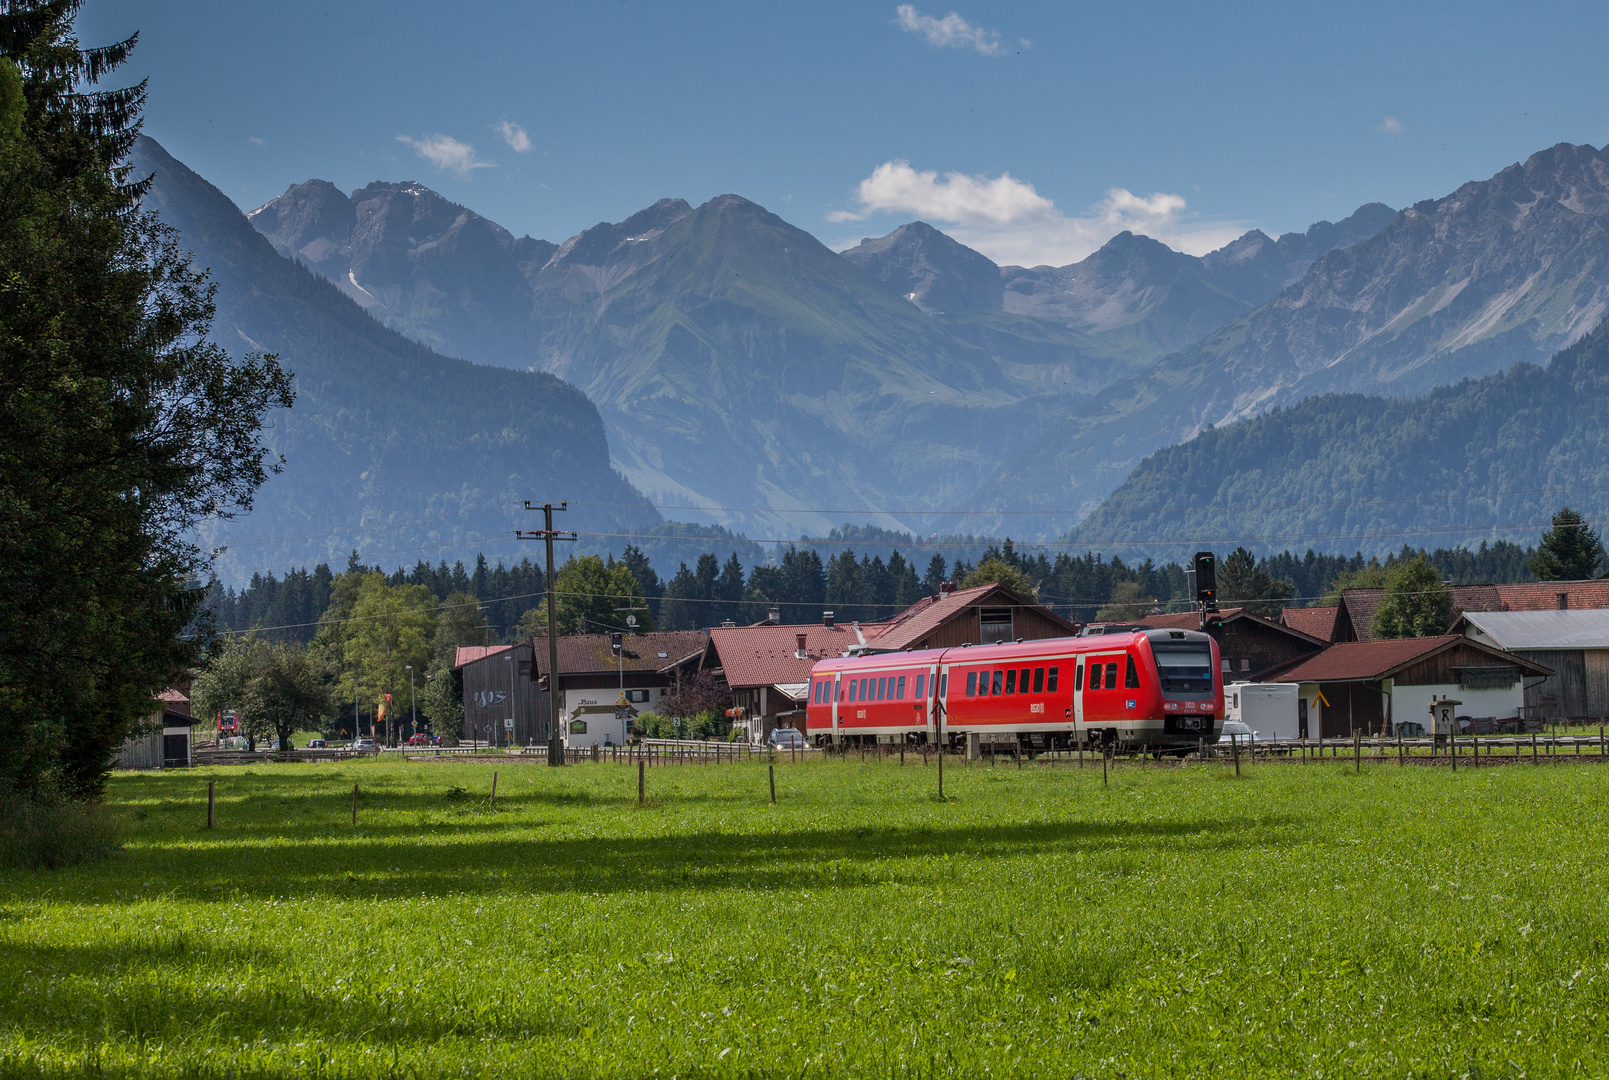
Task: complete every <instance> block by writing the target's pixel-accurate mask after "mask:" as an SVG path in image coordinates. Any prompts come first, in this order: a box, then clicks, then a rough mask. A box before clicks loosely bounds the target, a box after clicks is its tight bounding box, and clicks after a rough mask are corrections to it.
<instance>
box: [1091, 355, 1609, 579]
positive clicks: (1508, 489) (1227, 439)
mask: <svg viewBox="0 0 1609 1080" xmlns="http://www.w3.org/2000/svg"><path fill="white" fill-rule="evenodd" d="M1565 504H1568V505H1571V506H1574V507H1575V508H1577V509H1578V510H1581V511H1582V512H1583V513H1585V514H1586V515H1587V516H1588V517H1589V518H1596V517H1599V516H1600V515H1601V514H1602V513H1604V512H1605V510H1606V509H1609V324H1601V325H1600V326H1599V327H1598V329H1597V330H1595V331H1594V332H1593V333H1592V334H1590V335H1589V336H1588V337H1586V338H1584V339H1582V340H1581V341H1580V342H1577V343H1576V344H1575V345H1573V346H1571V347H1570V348H1568V349H1566V350H1564V351H1563V352H1561V353H1559V354H1558V356H1556V357H1555V358H1554V359H1553V360H1552V361H1551V362H1549V363H1548V365H1547V366H1546V367H1538V366H1536V365H1533V364H1516V365H1514V367H1513V368H1511V369H1510V370H1509V371H1507V372H1504V373H1502V374H1499V375H1490V376H1487V377H1486V378H1483V379H1476V380H1466V381H1462V382H1459V383H1457V384H1455V385H1453V386H1447V387H1442V388H1440V389H1437V390H1435V391H1432V392H1431V393H1430V394H1428V395H1425V396H1423V397H1419V398H1381V397H1373V396H1367V395H1363V394H1324V395H1320V396H1317V397H1312V398H1308V399H1307V400H1305V401H1303V402H1301V403H1299V404H1296V405H1293V406H1290V407H1288V408H1284V409H1275V410H1273V411H1272V412H1269V413H1267V414H1265V415H1263V416H1259V417H1256V418H1254V419H1249V420H1243V421H1240V422H1239V423H1236V424H1231V425H1229V426H1227V427H1223V428H1218V429H1216V430H1213V431H1208V432H1203V433H1202V434H1201V435H1198V436H1196V437H1195V438H1194V439H1191V440H1190V441H1189V442H1186V443H1184V444H1182V445H1180V446H1173V447H1169V448H1167V449H1165V450H1161V451H1158V452H1157V453H1155V454H1153V455H1151V456H1150V457H1148V458H1146V459H1145V460H1144V461H1142V462H1141V463H1140V465H1139V466H1138V467H1137V468H1136V469H1135V470H1134V472H1133V474H1132V475H1131V476H1130V477H1129V478H1128V480H1127V481H1126V482H1125V483H1124V484H1123V486H1122V487H1120V488H1118V490H1117V491H1115V492H1114V493H1113V494H1112V495H1111V497H1110V498H1108V499H1106V500H1105V501H1104V502H1103V503H1102V504H1101V506H1100V508H1099V509H1098V510H1097V511H1096V512H1095V513H1094V514H1092V515H1091V516H1090V517H1089V518H1088V519H1087V520H1086V521H1085V522H1084V523H1082V524H1081V525H1079V526H1078V527H1077V528H1076V529H1074V530H1073V532H1072V534H1071V535H1070V536H1069V537H1068V538H1067V539H1068V542H1069V543H1071V544H1074V545H1077V546H1080V547H1083V546H1088V547H1091V548H1094V549H1096V550H1101V551H1108V552H1112V553H1114V554H1118V555H1121V556H1124V557H1128V556H1130V555H1131V554H1135V553H1143V554H1145V555H1151V556H1154V557H1157V558H1165V557H1167V556H1169V555H1185V556H1187V555H1188V554H1189V552H1190V551H1193V550H1196V549H1197V548H1199V547H1203V546H1210V545H1211V544H1214V543H1216V544H1217V545H1218V546H1219V548H1220V550H1221V549H1222V548H1223V547H1224V546H1233V545H1235V544H1241V543H1244V544H1246V545H1247V546H1248V547H1252V548H1254V549H1257V550H1259V551H1265V552H1266V551H1274V550H1283V549H1287V548H1294V549H1296V550H1300V549H1301V548H1302V547H1305V546H1308V545H1309V544H1312V545H1313V546H1316V547H1319V548H1320V549H1326V548H1327V549H1329V550H1344V551H1351V550H1354V549H1360V550H1362V551H1363V552H1365V553H1366V554H1383V553H1385V552H1387V551H1390V550H1392V549H1395V548H1400V547H1401V546H1402V545H1403V544H1404V543H1405V542H1406V543H1412V544H1416V545H1417V544H1421V543H1428V544H1431V545H1433V546H1443V545H1452V544H1454V543H1478V542H1480V541H1482V540H1521V539H1524V538H1526V537H1529V536H1534V535H1536V533H1537V532H1539V531H1540V530H1541V529H1544V528H1546V525H1547V521H1548V518H1549V515H1550V514H1552V512H1553V511H1555V510H1557V509H1558V508H1559V506H1561V505H1565ZM1209 507H1211V508H1215V509H1207V508H1209ZM1514 525H1518V526H1519V528H1518V529H1517V530H1516V529H1503V528H1499V526H1514Z"/></svg>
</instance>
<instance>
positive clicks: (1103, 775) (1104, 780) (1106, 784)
mask: <svg viewBox="0 0 1609 1080" xmlns="http://www.w3.org/2000/svg"><path fill="white" fill-rule="evenodd" d="M1111 786H1112V781H1111V779H1110V778H1109V777H1108V776H1107V775H1106V747H1104V746H1103V747H1101V787H1111Z"/></svg>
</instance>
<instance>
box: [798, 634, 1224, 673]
mask: <svg viewBox="0 0 1609 1080" xmlns="http://www.w3.org/2000/svg"><path fill="white" fill-rule="evenodd" d="M1141 638H1145V639H1148V640H1153V641H1156V640H1161V641H1166V640H1172V639H1177V640H1184V641H1189V640H1197V641H1209V640H1211V639H1210V638H1209V637H1208V635H1206V634H1204V633H1202V632H1201V631H1199V630H1171V629H1157V630H1136V631H1133V632H1122V633H1115V634H1100V635H1096V636H1092V637H1054V638H1034V639H1033V640H1030V641H1001V642H994V643H991V644H988V645H953V646H948V647H946V648H942V649H912V650H910V651H901V652H867V653H862V654H861V655H859V656H834V657H828V658H824V659H822V660H820V661H818V662H817V663H816V665H815V667H814V669H813V670H815V671H842V670H845V669H849V668H853V669H856V670H868V669H869V670H879V669H884V668H888V669H892V668H901V667H919V666H921V665H924V664H934V663H940V662H942V663H947V664H987V663H989V662H990V661H991V660H993V659H994V658H995V657H997V656H998V657H1001V658H1004V657H1007V656H1009V657H1010V658H1011V659H1013V660H1018V659H1029V658H1032V657H1036V656H1067V655H1071V654H1074V653H1087V652H1104V651H1106V650H1109V649H1121V648H1127V647H1129V646H1130V645H1133V644H1134V643H1135V642H1136V641H1137V640H1139V639H1141Z"/></svg>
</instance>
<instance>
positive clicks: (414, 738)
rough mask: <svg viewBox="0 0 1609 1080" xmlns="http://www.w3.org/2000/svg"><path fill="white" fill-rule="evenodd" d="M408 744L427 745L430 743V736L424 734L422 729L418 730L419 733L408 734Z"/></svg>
mask: <svg viewBox="0 0 1609 1080" xmlns="http://www.w3.org/2000/svg"><path fill="white" fill-rule="evenodd" d="M408 745H409V746H429V745H430V736H429V735H426V734H425V733H424V732H422V731H421V732H419V734H417V735H410V736H408Z"/></svg>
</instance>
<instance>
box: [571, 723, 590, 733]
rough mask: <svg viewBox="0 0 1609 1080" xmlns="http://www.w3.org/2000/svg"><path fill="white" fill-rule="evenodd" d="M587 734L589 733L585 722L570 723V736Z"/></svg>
mask: <svg viewBox="0 0 1609 1080" xmlns="http://www.w3.org/2000/svg"><path fill="white" fill-rule="evenodd" d="M586 733H587V722H586V721H585V720H571V721H570V734H571V735H585V734H586Z"/></svg>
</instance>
